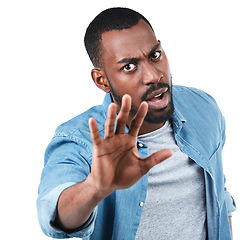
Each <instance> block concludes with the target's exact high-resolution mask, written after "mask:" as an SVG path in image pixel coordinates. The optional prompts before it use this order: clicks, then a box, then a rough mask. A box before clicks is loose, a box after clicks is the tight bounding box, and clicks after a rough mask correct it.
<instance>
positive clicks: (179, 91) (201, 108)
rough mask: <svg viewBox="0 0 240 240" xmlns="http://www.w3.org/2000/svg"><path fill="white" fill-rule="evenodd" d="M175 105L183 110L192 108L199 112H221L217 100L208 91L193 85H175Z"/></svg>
mask: <svg viewBox="0 0 240 240" xmlns="http://www.w3.org/2000/svg"><path fill="white" fill-rule="evenodd" d="M172 91H173V101H174V105H175V106H176V107H178V108H180V109H182V111H184V109H186V108H187V109H188V110H189V109H190V110H192V111H194V110H197V112H206V111H209V110H210V112H211V111H212V112H213V113H214V114H216V113H217V114H221V112H220V109H219V107H218V105H217V102H216V100H215V99H214V98H213V97H212V96H211V95H209V94H208V93H206V92H204V91H202V90H200V89H197V88H193V87H185V86H179V85H174V86H173V90H172Z"/></svg>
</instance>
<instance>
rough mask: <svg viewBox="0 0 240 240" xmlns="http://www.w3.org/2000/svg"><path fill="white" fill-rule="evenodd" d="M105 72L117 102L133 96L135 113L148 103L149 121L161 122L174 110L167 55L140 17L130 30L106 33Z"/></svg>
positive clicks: (104, 47) (104, 42)
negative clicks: (127, 96) (126, 95)
mask: <svg viewBox="0 0 240 240" xmlns="http://www.w3.org/2000/svg"><path fill="white" fill-rule="evenodd" d="M102 49H103V55H102V57H103V62H104V72H105V74H106V78H107V80H108V82H109V85H110V88H111V94H112V97H113V99H114V101H115V102H116V103H117V104H118V105H121V99H122V97H123V95H124V94H129V95H130V96H131V97H132V109H131V114H132V115H133V114H135V113H136V111H137V109H138V107H139V105H140V103H141V102H142V101H146V102H147V103H148V114H147V116H146V118H145V121H146V122H148V123H152V124H159V123H163V122H165V121H166V120H167V119H169V118H170V117H171V115H172V112H173V103H172V93H171V90H172V86H171V74H170V69H169V64H168V60H167V57H166V55H165V53H164V51H163V49H162V47H161V42H160V41H157V39H156V37H155V34H154V33H153V31H152V29H151V28H150V26H149V25H148V24H147V23H146V22H144V21H142V20H140V21H139V23H138V24H137V25H135V26H133V27H132V28H130V29H124V30H121V31H111V32H105V33H103V35H102Z"/></svg>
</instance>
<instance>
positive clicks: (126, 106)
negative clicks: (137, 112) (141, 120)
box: [115, 95, 132, 134]
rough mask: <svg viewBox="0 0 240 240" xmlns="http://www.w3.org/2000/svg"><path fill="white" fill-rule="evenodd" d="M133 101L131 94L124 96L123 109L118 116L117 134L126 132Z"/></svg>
mask: <svg viewBox="0 0 240 240" xmlns="http://www.w3.org/2000/svg"><path fill="white" fill-rule="evenodd" d="M131 102H132V99H131V97H130V96H129V95H124V96H123V98H122V105H121V109H120V111H119V113H118V116H117V127H116V132H115V133H116V134H123V133H125V127H126V124H127V120H128V117H129V112H130V110H131Z"/></svg>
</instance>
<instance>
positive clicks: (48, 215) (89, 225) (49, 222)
mask: <svg viewBox="0 0 240 240" xmlns="http://www.w3.org/2000/svg"><path fill="white" fill-rule="evenodd" d="M74 184H75V183H73V182H69V183H65V184H61V185H60V186H58V187H56V188H54V189H53V190H52V191H51V192H49V193H48V194H46V195H45V196H44V197H42V198H38V200H37V208H38V219H39V223H40V226H41V229H42V231H43V232H44V233H45V234H46V235H47V236H49V237H52V238H58V239H62V238H71V237H79V238H86V237H87V236H89V235H90V234H91V233H92V232H93V229H94V219H95V217H96V214H97V208H96V209H95V210H94V212H93V213H92V215H91V217H90V218H89V219H88V221H87V222H86V223H85V224H84V225H83V226H81V227H80V228H78V229H76V230H75V231H74V232H71V233H66V232H64V231H62V230H61V229H59V228H57V227H56V226H54V224H53V223H54V221H55V218H56V213H57V202H58V198H59V196H60V194H61V193H62V191H64V190H65V189H66V188H68V187H70V186H72V185H74Z"/></svg>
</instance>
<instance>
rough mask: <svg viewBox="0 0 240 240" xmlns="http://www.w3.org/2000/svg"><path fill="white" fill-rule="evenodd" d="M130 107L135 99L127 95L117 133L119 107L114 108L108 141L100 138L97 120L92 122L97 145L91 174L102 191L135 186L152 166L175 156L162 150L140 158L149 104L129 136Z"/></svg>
mask: <svg viewBox="0 0 240 240" xmlns="http://www.w3.org/2000/svg"><path fill="white" fill-rule="evenodd" d="M130 107H131V99H130V98H129V97H128V96H125V97H124V98H123V102H122V107H121V110H120V112H119V114H118V118H117V126H116V131H115V132H114V123H115V117H116V105H114V104H112V105H110V107H109V111H108V118H107V121H106V124H105V137H104V140H102V139H101V137H100V135H99V132H98V128H97V123H96V121H95V120H94V119H91V120H90V123H89V126H90V130H91V138H92V142H93V160H92V170H91V174H92V175H93V176H94V181H95V184H96V187H97V188H98V189H99V190H101V191H109V192H112V191H114V190H117V189H124V188H128V187H130V186H132V185H133V184H134V183H136V182H137V181H138V180H139V179H140V178H141V177H142V176H143V175H144V174H146V173H147V172H148V171H149V170H150V168H151V167H153V166H154V165H155V164H157V163H159V162H161V161H163V160H165V159H166V158H168V157H170V156H171V155H172V153H171V151H169V150H162V151H160V152H158V153H155V154H153V155H151V156H150V157H148V158H146V159H142V158H140V157H139V155H138V149H137V135H138V132H139V129H140V127H141V125H142V122H143V119H144V117H145V115H146V113H147V105H146V104H141V106H140V108H139V111H138V113H137V114H136V115H135V117H134V118H133V120H132V122H131V125H130V127H129V132H128V133H125V126H126V122H127V120H128V116H129V111H130Z"/></svg>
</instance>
